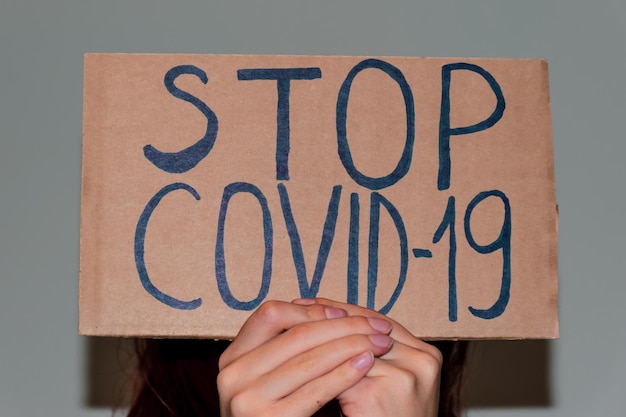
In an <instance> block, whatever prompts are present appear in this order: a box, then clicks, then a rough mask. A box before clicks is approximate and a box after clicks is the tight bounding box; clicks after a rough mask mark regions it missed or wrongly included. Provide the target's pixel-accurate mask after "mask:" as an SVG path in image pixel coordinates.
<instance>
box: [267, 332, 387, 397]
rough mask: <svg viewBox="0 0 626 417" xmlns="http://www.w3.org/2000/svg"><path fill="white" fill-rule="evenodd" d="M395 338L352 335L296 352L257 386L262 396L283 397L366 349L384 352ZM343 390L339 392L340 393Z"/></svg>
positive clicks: (376, 352) (366, 350)
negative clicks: (300, 352) (295, 354)
mask: <svg viewBox="0 0 626 417" xmlns="http://www.w3.org/2000/svg"><path fill="white" fill-rule="evenodd" d="M392 344H393V339H391V337H389V336H387V335H383V334H371V335H350V336H346V337H343V338H340V339H335V340H333V341H330V342H328V343H325V344H323V345H320V346H317V347H315V348H313V349H311V350H309V351H306V352H304V353H302V354H300V355H298V356H295V357H293V358H291V359H289V360H288V361H286V362H285V363H283V364H282V365H280V366H279V367H277V368H276V369H274V370H272V371H271V372H269V373H267V374H266V375H265V376H264V377H263V378H262V382H261V383H260V384H259V386H258V388H257V390H258V392H259V395H260V396H262V397H273V398H282V397H285V396H287V395H288V394H289V393H291V392H293V391H294V389H295V387H300V386H304V385H306V384H307V383H308V382H309V381H313V380H315V379H316V378H319V377H321V376H323V375H325V374H327V373H329V372H331V371H333V370H334V369H335V368H337V367H338V366H340V365H341V364H342V363H344V362H346V361H347V360H348V359H350V358H355V357H358V356H359V355H360V354H362V353H363V352H370V353H371V355H372V356H380V355H382V354H385V353H387V352H388V351H389V349H391V346H392ZM339 392H341V391H338V392H336V393H335V395H336V394H338V393H339Z"/></svg>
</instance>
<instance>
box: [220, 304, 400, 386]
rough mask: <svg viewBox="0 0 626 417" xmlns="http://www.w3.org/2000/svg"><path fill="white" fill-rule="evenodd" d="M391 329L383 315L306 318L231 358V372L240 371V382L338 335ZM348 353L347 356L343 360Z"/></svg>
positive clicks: (250, 379)
mask: <svg viewBox="0 0 626 417" xmlns="http://www.w3.org/2000/svg"><path fill="white" fill-rule="evenodd" d="M390 331H391V324H390V323H389V322H388V321H387V320H384V319H380V318H366V317H361V316H352V317H342V318H337V319H327V320H320V321H310V322H305V323H301V324H299V325H297V326H294V327H292V328H290V329H289V330H287V331H285V332H283V333H281V334H279V335H278V336H276V337H274V338H273V339H270V340H268V341H267V342H265V343H264V344H262V345H260V346H258V347H256V348H254V349H253V350H251V351H249V352H247V353H245V354H243V355H241V356H239V357H237V358H236V359H234V360H232V361H231V362H230V363H229V364H228V369H229V372H232V373H234V374H236V375H239V378H240V381H241V383H244V382H245V381H252V380H255V379H256V378H258V377H260V376H262V375H264V374H267V373H269V372H271V371H272V370H274V369H277V368H279V367H280V366H281V365H283V364H284V363H285V362H287V361H289V360H290V359H291V358H294V357H296V356H299V355H302V354H303V353H305V352H307V351H310V350H311V349H314V348H316V347H318V346H321V345H323V344H326V343H329V342H331V341H335V340H336V339H341V338H344V337H347V336H351V335H386V334H387V333H389V332H390ZM388 340H390V339H388ZM370 342H371V340H370ZM363 350H365V349H363ZM371 350H372V351H373V352H374V353H375V354H384V353H385V352H386V351H382V350H380V349H375V348H374V347H372V348H371ZM354 354H356V353H354ZM348 357H349V356H344V360H347V358H348ZM222 369H224V368H222Z"/></svg>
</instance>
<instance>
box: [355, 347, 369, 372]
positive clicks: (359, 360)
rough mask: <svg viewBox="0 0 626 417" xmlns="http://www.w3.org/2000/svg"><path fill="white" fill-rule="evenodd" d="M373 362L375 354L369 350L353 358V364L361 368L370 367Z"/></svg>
mask: <svg viewBox="0 0 626 417" xmlns="http://www.w3.org/2000/svg"><path fill="white" fill-rule="evenodd" d="M372 363H374V354H373V353H372V352H370V351H369V350H368V351H367V352H363V353H361V354H360V355H359V356H357V357H355V358H354V359H352V366H354V367H355V368H356V369H359V370H363V369H368V368H369V367H371V366H372Z"/></svg>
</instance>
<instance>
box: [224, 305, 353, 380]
mask: <svg viewBox="0 0 626 417" xmlns="http://www.w3.org/2000/svg"><path fill="white" fill-rule="evenodd" d="M345 316H347V312H346V311H345V310H343V309H341V308H337V307H332V306H323V305H320V304H315V305H309V306H306V305H297V304H293V303H287V302H283V301H268V302H266V303H263V304H262V305H261V306H260V307H259V308H258V309H257V310H256V311H255V312H254V313H252V315H251V316H250V317H249V318H248V320H246V322H245V323H244V324H243V326H242V327H241V330H240V331H239V334H238V335H237V337H236V338H235V339H234V340H233V342H232V343H231V345H230V346H229V347H228V349H227V350H226V351H225V352H224V354H223V355H222V356H221V357H220V362H219V369H222V368H224V367H225V366H227V365H228V364H229V363H230V362H231V361H232V360H233V359H235V358H237V357H239V356H241V355H243V354H244V353H247V352H249V351H251V350H252V349H254V348H256V347H257V346H259V345H261V344H263V343H265V342H266V341H268V340H270V339H272V338H274V337H275V336H277V335H279V334H280V333H282V332H284V331H285V330H287V329H289V328H292V327H294V326H296V325H298V324H301V323H305V322H310V321H319V320H325V319H330V318H340V317H345Z"/></svg>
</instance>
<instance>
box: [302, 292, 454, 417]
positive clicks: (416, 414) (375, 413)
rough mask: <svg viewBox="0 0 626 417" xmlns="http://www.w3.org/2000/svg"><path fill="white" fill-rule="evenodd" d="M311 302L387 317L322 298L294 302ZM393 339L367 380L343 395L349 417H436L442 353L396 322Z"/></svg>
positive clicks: (354, 313)
mask: <svg viewBox="0 0 626 417" xmlns="http://www.w3.org/2000/svg"><path fill="white" fill-rule="evenodd" d="M311 302H315V303H316V304H320V305H324V306H328V307H333V308H339V309H343V310H346V311H347V312H348V314H349V315H351V316H352V315H358V316H365V317H372V318H383V317H384V316H383V315H381V314H379V313H377V312H375V311H372V310H369V309H365V308H362V307H358V306H354V305H349V304H343V303H339V302H336V301H331V300H327V299H322V298H319V299H315V300H295V301H294V303H301V304H310V303H311ZM388 320H390V321H392V320H391V319H388ZM392 322H393V321H392ZM391 337H392V338H393V339H394V344H393V347H392V348H391V350H390V351H389V352H387V353H386V354H384V355H382V356H381V357H380V358H376V359H375V361H374V366H373V367H372V368H371V369H370V370H369V371H368V372H367V375H366V377H365V378H362V379H361V380H359V382H357V383H356V384H354V385H353V386H352V387H350V388H348V389H347V390H346V391H344V392H342V393H341V394H339V396H338V399H339V404H340V405H341V409H342V412H343V414H344V415H345V416H347V417H368V416H372V417H381V416H393V417H404V416H411V417H436V416H437V410H438V405H439V384H440V372H441V365H442V356H441V352H439V350H438V349H437V348H435V347H434V346H432V345H430V344H428V343H426V342H423V341H421V340H419V339H417V338H416V337H414V336H413V335H412V334H411V333H410V332H409V331H408V330H406V329H405V328H404V327H402V326H401V325H400V324H398V323H396V322H393V330H392V332H391Z"/></svg>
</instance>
